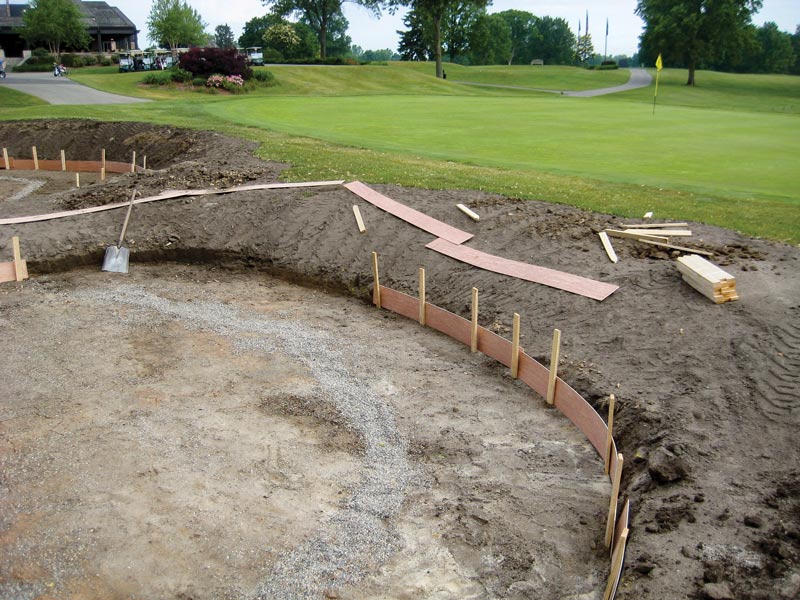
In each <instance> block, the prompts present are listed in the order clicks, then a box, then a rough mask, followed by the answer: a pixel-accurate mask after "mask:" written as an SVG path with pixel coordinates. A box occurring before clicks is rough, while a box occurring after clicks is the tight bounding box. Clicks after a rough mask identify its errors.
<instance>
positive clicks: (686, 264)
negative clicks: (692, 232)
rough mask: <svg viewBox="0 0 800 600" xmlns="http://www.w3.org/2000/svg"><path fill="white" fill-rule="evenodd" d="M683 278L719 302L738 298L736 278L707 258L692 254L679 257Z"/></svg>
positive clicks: (679, 267) (679, 266) (679, 268)
mask: <svg viewBox="0 0 800 600" xmlns="http://www.w3.org/2000/svg"><path fill="white" fill-rule="evenodd" d="M677 265H678V270H679V271H680V272H681V274H682V275H683V280H684V281H685V282H686V283H688V284H689V285H690V286H692V287H693V288H694V289H696V290H697V291H698V292H700V293H701V294H703V295H704V296H706V297H707V298H710V299H711V300H713V301H714V302H715V303H717V304H722V303H723V302H730V301H732V300H738V299H739V295H738V294H737V293H736V278H735V277H733V276H732V275H730V274H729V273H726V272H725V271H723V270H722V269H720V268H719V267H718V266H716V265H715V264H712V263H710V262H708V261H707V260H706V259H705V258H703V257H701V256H697V255H694V254H690V255H688V256H681V257H680V258H678V263H677Z"/></svg>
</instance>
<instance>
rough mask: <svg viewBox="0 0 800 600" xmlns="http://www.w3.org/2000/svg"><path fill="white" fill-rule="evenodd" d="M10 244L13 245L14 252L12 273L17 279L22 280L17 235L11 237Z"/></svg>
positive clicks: (20, 255)
mask: <svg viewBox="0 0 800 600" xmlns="http://www.w3.org/2000/svg"><path fill="white" fill-rule="evenodd" d="M11 246H12V247H13V253H14V274H15V276H16V279H17V281H22V280H23V279H24V278H23V273H22V253H21V252H20V251H19V238H18V237H17V236H14V237H12V238H11ZM25 277H27V273H26V274H25Z"/></svg>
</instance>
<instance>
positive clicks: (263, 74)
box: [253, 69, 275, 85]
mask: <svg viewBox="0 0 800 600" xmlns="http://www.w3.org/2000/svg"><path fill="white" fill-rule="evenodd" d="M253 77H254V78H255V80H256V81H258V82H260V83H265V84H267V85H275V75H273V74H272V71H266V70H264V69H259V70H256V71H253Z"/></svg>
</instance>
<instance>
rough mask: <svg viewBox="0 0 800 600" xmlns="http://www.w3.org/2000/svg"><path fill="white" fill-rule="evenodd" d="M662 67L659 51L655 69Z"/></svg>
mask: <svg viewBox="0 0 800 600" xmlns="http://www.w3.org/2000/svg"><path fill="white" fill-rule="evenodd" d="M663 68H664V63H662V62H661V53H660V52H659V54H658V58H657V59H656V69H657V70H659V71H660V70H661V69H663Z"/></svg>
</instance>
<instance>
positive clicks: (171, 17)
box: [147, 0, 207, 53]
mask: <svg viewBox="0 0 800 600" xmlns="http://www.w3.org/2000/svg"><path fill="white" fill-rule="evenodd" d="M205 28H206V23H204V22H203V19H201V18H200V15H199V14H198V13H197V11H195V10H194V9H193V8H192V7H191V6H189V5H188V4H187V3H186V2H183V0H153V5H152V6H151V8H150V15H149V16H148V17H147V35H148V36H149V37H150V39H151V40H154V41H156V42H158V43H159V44H161V45H166V46H168V47H169V48H170V49H172V51H173V53H174V52H175V49H176V48H180V47H181V46H196V45H201V44H203V42H205V41H206V39H207V36H206V33H205Z"/></svg>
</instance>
